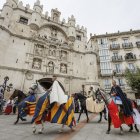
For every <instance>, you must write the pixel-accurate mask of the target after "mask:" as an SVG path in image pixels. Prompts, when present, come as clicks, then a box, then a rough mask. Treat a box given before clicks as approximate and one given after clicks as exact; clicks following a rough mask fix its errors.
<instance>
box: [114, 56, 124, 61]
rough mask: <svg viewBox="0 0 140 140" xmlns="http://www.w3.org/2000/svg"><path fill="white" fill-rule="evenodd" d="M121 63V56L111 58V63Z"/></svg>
mask: <svg viewBox="0 0 140 140" xmlns="http://www.w3.org/2000/svg"><path fill="white" fill-rule="evenodd" d="M121 61H123V58H122V56H112V62H121Z"/></svg>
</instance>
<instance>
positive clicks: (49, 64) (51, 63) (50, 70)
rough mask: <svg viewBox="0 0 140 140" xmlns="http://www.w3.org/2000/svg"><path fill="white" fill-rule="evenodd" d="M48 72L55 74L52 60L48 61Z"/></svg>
mask: <svg viewBox="0 0 140 140" xmlns="http://www.w3.org/2000/svg"><path fill="white" fill-rule="evenodd" d="M48 72H49V73H50V74H53V73H54V63H53V62H52V61H50V62H49V63H48Z"/></svg>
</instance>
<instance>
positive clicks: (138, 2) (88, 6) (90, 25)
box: [0, 0, 140, 35]
mask: <svg viewBox="0 0 140 140" xmlns="http://www.w3.org/2000/svg"><path fill="white" fill-rule="evenodd" d="M5 1H6V0H0V9H1V8H2V6H3V4H4V3H5ZM22 1H23V4H24V5H26V4H30V5H31V7H32V6H33V4H34V2H35V1H36V0H22ZM40 1H41V4H43V5H44V10H43V11H44V13H45V11H48V12H49V14H50V11H51V9H52V8H58V10H59V11H61V19H62V18H65V19H67V18H68V17H69V16H71V15H72V14H73V15H74V16H75V18H76V23H77V24H79V25H81V26H82V25H83V26H85V27H87V29H88V35H89V34H90V33H92V34H104V33H106V32H108V33H112V32H117V31H118V30H120V31H127V30H130V29H133V30H134V29H140V0H40Z"/></svg>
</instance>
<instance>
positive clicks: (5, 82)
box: [3, 76, 9, 95]
mask: <svg viewBox="0 0 140 140" xmlns="http://www.w3.org/2000/svg"><path fill="white" fill-rule="evenodd" d="M8 81H9V77H8V76H5V77H4V83H3V88H4V92H3V95H4V93H5V90H6V87H7V82H8Z"/></svg>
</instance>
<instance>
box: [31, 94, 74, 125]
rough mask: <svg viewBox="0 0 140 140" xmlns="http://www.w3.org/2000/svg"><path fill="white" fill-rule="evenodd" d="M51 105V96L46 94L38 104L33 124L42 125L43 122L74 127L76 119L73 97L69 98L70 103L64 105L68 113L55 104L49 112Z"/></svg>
mask: <svg viewBox="0 0 140 140" xmlns="http://www.w3.org/2000/svg"><path fill="white" fill-rule="evenodd" d="M49 104H50V103H49V94H48V93H46V94H44V95H43V96H42V97H40V99H39V100H38V102H37V105H36V109H35V114H34V116H33V118H32V123H33V122H35V123H36V124H40V123H41V121H48V122H50V123H57V124H64V125H67V126H69V127H72V126H74V122H75V118H74V107H73V98H72V97H68V101H67V103H66V104H65V105H64V106H65V108H66V110H67V112H65V110H64V109H63V107H62V106H58V104H57V103H54V104H53V106H52V107H51V109H50V110H49V109H48V106H49Z"/></svg>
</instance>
